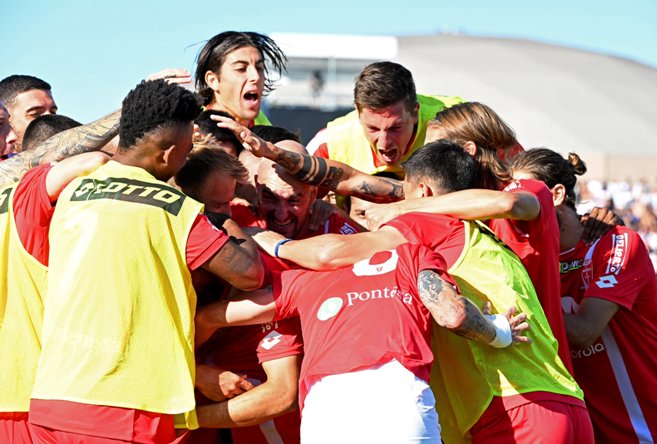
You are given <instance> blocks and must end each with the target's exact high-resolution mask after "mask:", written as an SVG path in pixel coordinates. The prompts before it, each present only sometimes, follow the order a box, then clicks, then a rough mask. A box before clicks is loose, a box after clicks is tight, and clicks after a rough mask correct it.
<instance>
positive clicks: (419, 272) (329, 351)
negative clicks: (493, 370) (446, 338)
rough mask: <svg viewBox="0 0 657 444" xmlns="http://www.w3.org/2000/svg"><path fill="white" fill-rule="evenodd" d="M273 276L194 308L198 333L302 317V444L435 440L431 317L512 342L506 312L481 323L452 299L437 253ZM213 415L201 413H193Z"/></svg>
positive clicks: (486, 338) (473, 310) (499, 343)
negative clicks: (266, 284) (250, 290)
mask: <svg viewBox="0 0 657 444" xmlns="http://www.w3.org/2000/svg"><path fill="white" fill-rule="evenodd" d="M346 237H348V236H346ZM272 280H273V282H272V287H273V289H267V290H262V291H259V292H255V293H254V294H246V295H244V296H242V297H241V298H239V299H232V300H229V301H220V302H218V303H215V304H212V305H210V306H208V307H206V308H205V309H204V310H202V311H200V312H199V314H198V316H197V326H198V331H197V335H200V336H201V337H204V336H207V335H208V334H211V332H212V331H213V330H214V329H215V328H218V327H222V326H226V325H241V324H248V323H255V322H272V321H277V320H281V319H285V318H288V317H296V316H298V317H299V319H300V321H301V326H302V331H303V335H304V360H303V364H302V368H301V375H300V405H301V409H302V422H301V440H302V442H312V443H334V442H377V443H379V442H380V443H388V442H390V443H402V442H409V443H410V442H431V443H439V442H440V435H439V433H440V428H439V425H438V418H437V416H436V412H435V409H434V402H435V400H434V398H433V395H432V394H431V390H430V389H429V386H428V384H427V380H428V378H429V368H430V364H431V361H432V360H433V355H432V353H431V351H430V348H429V338H430V333H431V324H430V322H429V320H430V317H433V318H434V319H435V320H436V321H437V322H438V323H439V324H440V325H442V326H444V327H447V328H449V329H450V330H452V331H454V332H456V333H458V334H461V335H463V336H466V337H468V338H471V339H476V340H479V341H482V342H484V343H488V344H491V345H493V346H495V347H505V346H508V345H510V344H511V342H512V333H511V328H510V325H509V320H507V318H506V316H501V315H498V316H496V317H495V318H494V321H492V320H490V319H487V318H486V317H484V316H483V315H482V313H481V312H480V311H479V310H478V309H477V307H475V306H474V305H473V304H472V303H471V302H470V301H468V300H467V299H465V298H463V297H461V296H460V295H459V294H458V293H457V291H456V290H455V287H454V286H453V281H452V280H451V278H450V277H449V275H447V274H446V273H445V263H444V261H443V259H442V258H441V256H440V255H438V254H436V253H433V252H431V251H430V250H428V249H427V248H425V247H422V246H419V245H410V244H405V245H402V246H400V247H398V248H396V249H393V250H390V251H383V252H380V253H378V254H375V255H374V256H372V257H371V258H368V259H366V260H363V261H361V262H358V263H356V264H354V265H353V266H351V267H345V268H342V269H338V270H334V271H329V272H316V271H308V270H289V271H284V272H282V273H273V277H272ZM309 290H310V293H309ZM512 312H513V311H512V310H510V311H509V313H508V314H507V316H508V317H509V319H510V320H511V323H512V325H514V329H515V326H516V325H518V324H520V323H523V321H524V315H520V316H519V317H516V318H514V317H512ZM450 334H452V333H450ZM484 346H485V347H488V345H484ZM491 349H492V348H491ZM439 359H440V358H439ZM211 410H212V406H210V407H207V408H206V407H201V408H199V416H200V417H203V416H204V415H206V414H211ZM328 425H330V426H328Z"/></svg>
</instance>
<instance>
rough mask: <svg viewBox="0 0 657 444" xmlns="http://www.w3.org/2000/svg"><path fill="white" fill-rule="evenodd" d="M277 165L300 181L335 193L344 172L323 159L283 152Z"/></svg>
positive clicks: (277, 160)
mask: <svg viewBox="0 0 657 444" xmlns="http://www.w3.org/2000/svg"><path fill="white" fill-rule="evenodd" d="M276 163H278V164H279V165H281V166H282V167H283V168H285V169H286V170H288V171H289V172H290V173H292V174H294V177H296V178H297V179H299V180H300V181H302V182H306V183H309V184H310V185H321V186H323V187H326V188H328V189H330V190H332V191H335V188H336V187H337V186H338V183H339V182H340V179H341V178H342V174H343V172H344V171H343V170H342V168H338V167H334V166H329V165H328V163H327V162H326V160H325V159H322V158H321V157H315V156H309V155H307V154H299V153H293V152H290V151H285V152H282V153H281V154H280V155H279V156H278V158H277V159H276Z"/></svg>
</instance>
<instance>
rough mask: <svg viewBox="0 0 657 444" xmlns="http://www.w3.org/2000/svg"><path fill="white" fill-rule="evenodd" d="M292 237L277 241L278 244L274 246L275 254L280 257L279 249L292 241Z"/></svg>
mask: <svg viewBox="0 0 657 444" xmlns="http://www.w3.org/2000/svg"><path fill="white" fill-rule="evenodd" d="M291 240H292V239H283V240H281V241H278V242H276V246H275V247H274V256H276V257H278V258H280V256H279V255H278V249H279V248H281V245H283V244H286V243H288V242H290V241H291Z"/></svg>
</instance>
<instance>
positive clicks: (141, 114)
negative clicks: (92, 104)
mask: <svg viewBox="0 0 657 444" xmlns="http://www.w3.org/2000/svg"><path fill="white" fill-rule="evenodd" d="M200 112H201V106H200V104H199V102H198V98H197V97H196V95H195V94H194V93H192V92H191V91H188V90H186V89H185V88H183V87H181V86H179V85H176V84H169V83H167V82H166V81H164V80H161V79H160V80H152V81H142V82H141V83H140V84H139V85H137V86H136V87H135V89H133V90H132V91H130V92H129V93H128V95H127V96H126V97H125V99H123V106H122V108H121V120H120V122H119V148H121V149H126V148H129V147H131V146H133V145H134V144H135V143H136V142H137V140H138V139H140V138H142V137H143V136H144V135H145V134H146V133H149V132H151V131H154V130H157V129H161V128H169V127H171V126H174V125H183V124H185V123H190V122H192V121H193V120H194V119H195V118H196V117H197V116H198V115H199V114H200Z"/></svg>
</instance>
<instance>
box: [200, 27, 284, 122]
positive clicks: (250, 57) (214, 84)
mask: <svg viewBox="0 0 657 444" xmlns="http://www.w3.org/2000/svg"><path fill="white" fill-rule="evenodd" d="M286 61H287V59H286V57H285V54H283V51H281V49H280V48H279V47H278V45H276V42H274V41H273V40H272V39H270V38H269V37H267V36H265V35H262V34H258V33H257V32H236V31H226V32H222V33H220V34H217V35H215V36H214V37H212V38H211V39H210V40H208V42H207V43H206V44H205V46H204V47H203V49H201V52H200V53H199V55H198V58H197V60H196V89H197V90H198V92H199V94H201V95H202V96H203V97H204V99H205V103H204V105H205V106H206V108H207V109H211V110H215V111H225V112H227V113H228V114H230V115H231V116H232V117H233V118H234V119H235V120H237V121H238V122H239V123H240V124H242V125H244V126H248V127H250V126H253V125H270V122H269V120H268V119H267V117H266V116H265V115H264V114H263V113H262V111H261V110H260V107H261V105H262V98H263V95H265V94H266V93H268V92H270V91H271V90H272V89H273V82H272V79H270V78H269V72H268V67H267V64H268V63H269V64H270V66H272V67H273V68H274V69H275V70H276V71H277V72H278V75H280V74H281V72H282V71H283V70H285V63H286Z"/></svg>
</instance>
